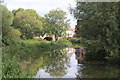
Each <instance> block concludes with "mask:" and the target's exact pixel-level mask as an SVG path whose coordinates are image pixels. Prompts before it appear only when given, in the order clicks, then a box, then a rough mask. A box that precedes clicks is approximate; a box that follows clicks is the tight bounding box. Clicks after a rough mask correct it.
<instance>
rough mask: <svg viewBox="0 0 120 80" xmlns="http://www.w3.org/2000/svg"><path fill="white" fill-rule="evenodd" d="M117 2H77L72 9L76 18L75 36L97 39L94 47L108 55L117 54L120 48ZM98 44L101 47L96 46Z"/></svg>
mask: <svg viewBox="0 0 120 80" xmlns="http://www.w3.org/2000/svg"><path fill="white" fill-rule="evenodd" d="M119 4H120V3H119V2H117V3H116V2H94V3H92V2H83V3H82V2H77V5H76V8H74V9H73V10H72V13H73V14H74V17H75V18H76V19H77V26H76V29H77V30H76V34H77V36H78V37H83V38H85V39H87V40H93V41H95V40H98V41H99V43H96V44H97V46H96V47H97V48H98V49H99V50H100V49H101V50H103V49H104V50H105V51H106V53H109V55H111V54H113V53H114V54H119V52H117V51H119V49H120V47H119V48H118V46H120V44H119V41H120V35H119V34H120V32H119V31H120V29H119V26H120V23H119V21H120V20H119V17H120V16H119V13H120V11H119V9H120V7H119ZM79 26H81V27H79ZM118 37H119V38H118ZM91 45H94V44H91ZM99 45H101V46H102V47H98V46H99ZM88 48H90V46H89V47H88ZM93 48H94V47H93ZM91 49H92V47H91V48H90V50H91ZM115 49H117V51H115ZM95 50H96V49H95ZM95 50H93V51H94V52H95ZM97 51H98V50H97Z"/></svg>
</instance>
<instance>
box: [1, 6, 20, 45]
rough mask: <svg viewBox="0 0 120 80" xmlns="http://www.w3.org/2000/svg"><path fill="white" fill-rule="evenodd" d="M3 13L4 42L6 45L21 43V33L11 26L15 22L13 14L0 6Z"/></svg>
mask: <svg viewBox="0 0 120 80" xmlns="http://www.w3.org/2000/svg"><path fill="white" fill-rule="evenodd" d="M0 8H1V11H2V13H0V15H2V42H3V44H5V45H10V44H13V43H15V42H19V41H20V35H21V34H20V32H19V31H18V30H17V29H14V28H13V27H12V26H10V25H11V24H12V22H13V14H12V13H11V12H10V11H8V9H7V8H6V7H5V6H3V5H0Z"/></svg>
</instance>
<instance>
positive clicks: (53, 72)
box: [44, 49, 70, 77]
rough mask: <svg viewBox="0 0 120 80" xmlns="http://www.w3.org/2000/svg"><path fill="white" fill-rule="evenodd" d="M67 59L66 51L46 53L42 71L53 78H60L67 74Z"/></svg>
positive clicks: (68, 65)
mask: <svg viewBox="0 0 120 80" xmlns="http://www.w3.org/2000/svg"><path fill="white" fill-rule="evenodd" d="M66 58H67V51H66V50H65V49H63V50H54V51H52V52H51V53H48V54H47V55H45V56H44V66H45V67H44V70H45V72H47V73H49V74H50V76H53V77H62V76H64V75H66V74H67V71H66V70H67V68H68V67H70V64H69V61H70V59H66Z"/></svg>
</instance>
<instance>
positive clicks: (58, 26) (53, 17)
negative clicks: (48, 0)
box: [45, 9, 70, 40]
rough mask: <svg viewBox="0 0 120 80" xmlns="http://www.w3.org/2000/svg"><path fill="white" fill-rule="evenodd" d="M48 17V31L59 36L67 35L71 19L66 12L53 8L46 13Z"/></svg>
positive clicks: (46, 17)
mask: <svg viewBox="0 0 120 80" xmlns="http://www.w3.org/2000/svg"><path fill="white" fill-rule="evenodd" d="M45 19H46V26H45V27H46V28H45V29H46V30H47V31H46V32H47V33H49V34H52V35H55V37H56V40H57V37H61V36H65V32H66V30H67V29H68V27H69V24H70V23H69V21H70V20H69V19H67V17H66V12H64V11H62V10H60V9H55V10H51V11H50V12H49V13H48V14H46V15H45Z"/></svg>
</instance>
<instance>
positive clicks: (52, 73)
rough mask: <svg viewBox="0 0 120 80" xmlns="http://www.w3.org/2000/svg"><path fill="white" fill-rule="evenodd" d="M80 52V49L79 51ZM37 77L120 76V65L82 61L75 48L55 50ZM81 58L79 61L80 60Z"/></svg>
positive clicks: (47, 58)
mask: <svg viewBox="0 0 120 80" xmlns="http://www.w3.org/2000/svg"><path fill="white" fill-rule="evenodd" d="M78 52H79V51H78ZM44 56H45V55H44ZM45 59H46V62H45V61H43V64H44V66H43V67H42V68H39V70H38V72H37V74H36V75H35V78H119V77H120V74H119V73H120V69H119V68H118V66H114V65H113V66H111V65H107V64H93V63H82V62H83V61H84V59H83V58H81V57H80V58H78V56H77V54H76V52H75V49H74V48H66V49H63V50H58V51H53V52H51V53H49V57H46V58H45ZM78 60H79V61H78Z"/></svg>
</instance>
